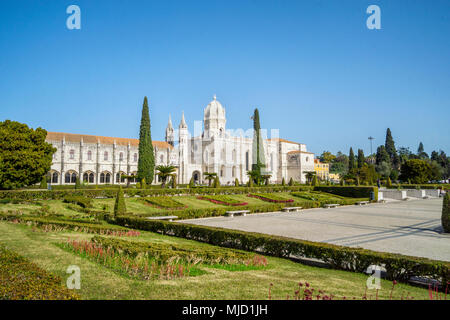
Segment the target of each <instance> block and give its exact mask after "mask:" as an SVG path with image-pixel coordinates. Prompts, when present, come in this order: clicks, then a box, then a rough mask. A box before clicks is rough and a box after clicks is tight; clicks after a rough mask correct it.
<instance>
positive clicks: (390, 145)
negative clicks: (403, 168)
mask: <svg viewBox="0 0 450 320" xmlns="http://www.w3.org/2000/svg"><path fill="white" fill-rule="evenodd" d="M384 148H385V149H386V152H387V154H388V155H389V158H390V161H391V166H392V168H396V169H398V168H399V166H400V157H399V155H398V153H397V149H395V142H394V139H393V138H392V133H391V129H389V128H387V130H386V141H385V143H384Z"/></svg>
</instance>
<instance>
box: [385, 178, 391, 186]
mask: <svg viewBox="0 0 450 320" xmlns="http://www.w3.org/2000/svg"><path fill="white" fill-rule="evenodd" d="M386 187H388V188H390V187H392V181H391V178H389V177H388V178H387V181H386Z"/></svg>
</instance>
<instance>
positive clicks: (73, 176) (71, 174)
mask: <svg viewBox="0 0 450 320" xmlns="http://www.w3.org/2000/svg"><path fill="white" fill-rule="evenodd" d="M76 181H77V173H76V172H75V171H68V172H66V174H65V176H64V182H65V183H75V182H76Z"/></svg>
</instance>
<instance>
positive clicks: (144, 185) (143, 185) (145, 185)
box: [141, 178, 147, 189]
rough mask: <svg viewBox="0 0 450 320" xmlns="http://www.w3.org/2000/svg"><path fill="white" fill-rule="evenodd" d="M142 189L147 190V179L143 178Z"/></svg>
mask: <svg viewBox="0 0 450 320" xmlns="http://www.w3.org/2000/svg"><path fill="white" fill-rule="evenodd" d="M141 188H142V189H147V182H145V178H142V180H141Z"/></svg>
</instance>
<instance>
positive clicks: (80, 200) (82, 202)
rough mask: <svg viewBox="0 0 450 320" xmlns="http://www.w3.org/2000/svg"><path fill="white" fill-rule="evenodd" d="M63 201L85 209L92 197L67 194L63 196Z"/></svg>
mask: <svg viewBox="0 0 450 320" xmlns="http://www.w3.org/2000/svg"><path fill="white" fill-rule="evenodd" d="M63 202H65V203H73V204H77V205H79V206H80V207H82V208H85V209H87V208H90V207H91V206H92V199H90V198H86V197H83V196H73V195H67V196H65V197H64V198H63Z"/></svg>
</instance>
